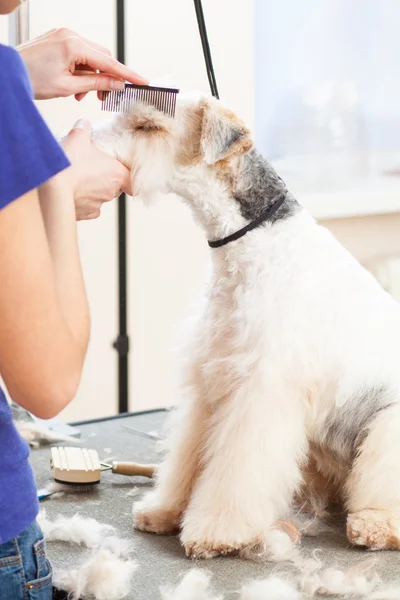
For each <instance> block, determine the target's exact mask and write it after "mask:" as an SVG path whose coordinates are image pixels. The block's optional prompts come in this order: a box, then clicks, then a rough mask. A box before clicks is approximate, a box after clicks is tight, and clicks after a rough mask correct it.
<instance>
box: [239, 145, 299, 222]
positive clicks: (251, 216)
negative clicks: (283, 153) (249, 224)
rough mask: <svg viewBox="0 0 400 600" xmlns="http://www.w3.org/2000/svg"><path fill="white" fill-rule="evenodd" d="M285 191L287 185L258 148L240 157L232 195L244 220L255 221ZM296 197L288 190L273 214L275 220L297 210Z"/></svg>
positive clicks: (284, 217)
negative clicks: (241, 161) (240, 165)
mask: <svg viewBox="0 0 400 600" xmlns="http://www.w3.org/2000/svg"><path fill="white" fill-rule="evenodd" d="M285 191H286V186H285V184H284V182H283V181H282V179H281V178H280V177H279V176H278V175H277V173H276V172H275V170H274V169H273V168H272V167H271V165H270V164H269V163H268V162H267V161H266V160H265V158H264V157H263V156H261V154H259V152H257V150H255V149H253V150H251V151H250V152H248V153H247V154H245V155H244V156H243V163H242V168H241V169H240V171H239V173H238V177H237V187H235V189H234V194H233V197H234V199H235V200H236V202H238V203H239V205H240V212H241V214H242V216H243V217H244V218H245V219H248V220H249V221H254V220H255V219H257V218H258V217H259V216H260V214H261V213H262V212H263V211H264V210H265V209H267V208H269V207H270V206H272V204H274V202H275V201H276V200H278V198H279V197H280V196H281V195H282V193H284V192H285ZM299 208H300V206H299V204H298V203H297V201H296V200H295V198H294V197H293V196H292V195H291V194H290V193H289V192H287V195H286V199H285V201H284V203H283V204H282V206H281V207H280V208H279V210H278V211H277V213H276V215H275V220H277V219H286V218H288V217H290V216H292V215H293V214H295V213H296V212H297V211H298V210H299Z"/></svg>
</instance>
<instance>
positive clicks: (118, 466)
mask: <svg viewBox="0 0 400 600" xmlns="http://www.w3.org/2000/svg"><path fill="white" fill-rule="evenodd" d="M156 469H157V465H139V464H138V463H134V462H113V464H112V469H111V470H112V472H113V473H117V474H118V475H130V476H133V475H139V476H141V477H150V478H151V477H153V476H154V474H155V472H156Z"/></svg>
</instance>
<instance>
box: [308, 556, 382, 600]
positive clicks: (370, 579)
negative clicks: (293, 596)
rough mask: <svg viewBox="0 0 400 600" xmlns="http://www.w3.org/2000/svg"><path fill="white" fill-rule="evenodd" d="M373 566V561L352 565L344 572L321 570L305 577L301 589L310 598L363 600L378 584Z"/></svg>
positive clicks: (329, 569)
mask: <svg viewBox="0 0 400 600" xmlns="http://www.w3.org/2000/svg"><path fill="white" fill-rule="evenodd" d="M375 564H376V561H375V559H373V560H372V561H371V560H368V561H364V562H362V563H359V564H357V565H354V566H353V567H351V568H350V569H349V570H348V571H346V572H344V571H340V570H339V569H332V568H328V569H322V570H320V571H318V572H315V573H313V574H311V575H310V576H308V577H305V578H304V580H303V582H302V589H303V591H304V592H305V593H306V594H307V595H310V596H315V595H316V594H319V595H321V596H336V597H340V598H343V597H344V598H346V597H356V598H365V597H366V596H367V595H368V594H370V593H372V592H373V590H374V589H375V588H376V586H377V584H378V583H379V582H380V579H379V577H378V575H377V573H376V571H375V568H374V567H375ZM378 597H379V596H377V598H378Z"/></svg>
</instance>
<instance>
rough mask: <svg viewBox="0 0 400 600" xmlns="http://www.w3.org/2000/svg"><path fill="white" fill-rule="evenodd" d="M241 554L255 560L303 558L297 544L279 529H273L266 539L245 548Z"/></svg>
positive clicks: (293, 561) (293, 560)
mask: <svg viewBox="0 0 400 600" xmlns="http://www.w3.org/2000/svg"><path fill="white" fill-rule="evenodd" d="M240 556H241V558H245V559H247V560H253V561H255V562H291V563H296V562H297V561H298V560H300V558H301V557H300V553H299V551H298V549H297V547H296V544H295V543H294V542H293V541H292V540H291V539H290V537H289V536H288V535H287V534H286V533H284V532H283V531H280V530H279V529H272V530H271V531H270V532H269V533H268V535H267V536H266V537H265V539H264V540H262V541H260V542H257V543H256V544H254V545H252V546H246V547H245V548H243V550H241V552H240Z"/></svg>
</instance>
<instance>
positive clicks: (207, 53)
mask: <svg viewBox="0 0 400 600" xmlns="http://www.w3.org/2000/svg"><path fill="white" fill-rule="evenodd" d="M194 7H195V9H196V17H197V25H198V27H199V33H200V39H201V45H202V47H203V54H204V61H205V63H206V69H207V76H208V81H209V84H210V90H211V94H212V95H213V96H214V98H217V99H218V100H219V95H218V88H217V80H216V78H215V73H214V67H213V63H212V59H211V50H210V44H209V43H208V36H207V29H206V22H205V20H204V12H203V6H202V4H201V0H194ZM286 194H287V191H286V190H285V191H284V192H283V194H282V195H281V196H280V197H279V198H278V200H276V201H275V202H274V204H272V206H269V207H268V208H267V209H266V210H264V211H263V212H262V213H261V214H260V216H259V217H258V218H257V219H255V220H254V221H251V222H250V223H249V224H248V225H246V226H245V227H243V228H242V229H239V231H236V232H235V233H232V234H231V235H228V236H227V237H225V238H222V239H221V240H216V241H214V242H211V241H208V245H209V246H210V248H221V246H226V244H229V242H235V241H236V240H238V239H240V238H241V237H243V236H244V235H246V233H248V232H249V231H251V230H252V229H256V227H259V226H260V225H262V224H263V223H265V222H267V221H269V222H271V223H273V222H274V221H276V219H277V217H276V213H277V211H278V210H279V209H280V207H281V206H282V204H283V203H284V201H285V199H286Z"/></svg>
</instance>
